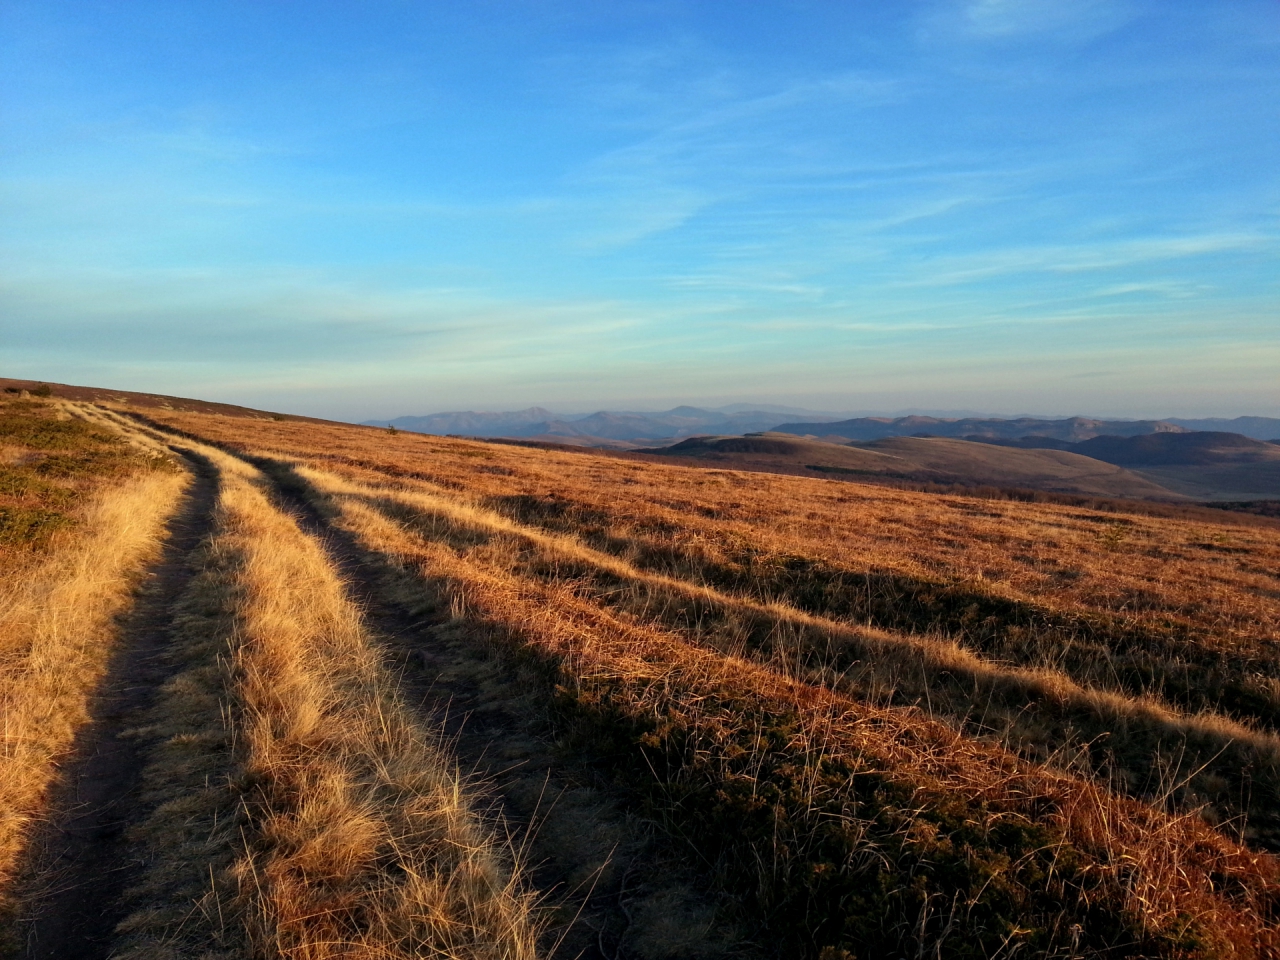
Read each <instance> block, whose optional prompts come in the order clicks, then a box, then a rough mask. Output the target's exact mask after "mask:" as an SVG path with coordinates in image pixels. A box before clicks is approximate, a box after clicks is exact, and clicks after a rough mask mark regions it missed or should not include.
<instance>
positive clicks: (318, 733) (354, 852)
mask: <svg viewBox="0 0 1280 960" xmlns="http://www.w3.org/2000/svg"><path fill="white" fill-rule="evenodd" d="M192 446H195V447H196V448H197V449H198V451H199V453H200V454H201V455H203V456H206V457H208V458H209V459H210V460H211V461H212V462H214V463H215V465H216V466H217V467H218V468H219V470H220V472H221V474H222V488H221V492H220V498H219V504H218V512H217V517H216V523H217V533H216V535H215V539H214V541H213V544H212V546H211V551H210V557H211V558H212V559H213V560H214V561H215V562H214V563H213V564H212V566H211V569H210V571H209V577H210V578H211V580H209V581H208V582H207V583H206V586H208V583H214V584H218V583H220V584H221V586H220V587H216V588H215V590H214V592H215V594H216V593H218V592H219V591H221V593H222V596H221V599H220V601H219V602H220V603H221V604H222V605H223V607H224V608H226V607H228V606H229V610H230V620H229V624H230V626H229V636H227V635H225V634H224V636H223V637H222V640H221V643H222V644H223V648H222V650H221V651H219V650H218V642H214V641H211V640H210V639H209V638H208V637H205V638H204V639H201V640H199V641H198V642H197V643H196V646H195V647H193V648H192V653H193V654H195V655H202V662H201V663H198V664H196V665H193V667H192V670H191V671H188V672H187V673H185V674H184V675H183V676H182V677H180V678H179V680H178V681H175V683H176V684H177V686H176V687H174V688H173V689H171V690H169V691H168V692H167V694H166V700H165V708H166V709H168V710H171V711H172V710H185V709H189V708H190V705H191V704H192V703H196V704H197V705H203V711H202V713H203V715H202V716H201V717H198V718H194V719H193V718H187V720H186V721H185V728H184V721H183V719H182V718H181V717H173V716H171V717H169V718H168V720H167V721H166V720H165V718H163V717H162V718H158V721H159V722H158V728H159V729H160V730H161V731H173V730H177V732H176V733H170V734H169V736H168V737H167V740H165V742H164V743H163V744H162V746H161V747H160V750H159V753H158V756H157V761H156V763H155V764H153V768H154V769H153V770H152V771H151V781H152V782H153V783H154V784H155V785H156V788H157V791H158V793H159V794H161V795H167V796H168V799H169V802H168V803H166V804H162V805H161V806H160V808H159V809H158V810H157V812H156V815H155V816H154V817H153V818H152V822H151V824H150V825H149V827H151V828H155V830H156V832H157V833H158V834H160V835H161V836H160V839H159V849H158V850H153V859H152V869H151V870H150V872H149V875H148V878H147V880H146V881H145V882H144V884H143V885H142V887H141V888H140V890H139V895H140V896H142V897H149V898H151V899H152V901H153V902H152V903H151V904H147V903H143V904H141V905H140V908H139V909H138V910H137V911H136V912H135V914H134V915H133V916H132V917H131V918H130V919H129V920H128V921H126V924H125V927H124V931H125V933H126V934H127V937H128V945H129V949H130V950H131V951H132V952H131V954H130V955H134V956H138V957H151V956H167V955H170V954H166V953H165V951H166V950H173V949H175V948H174V944H175V943H179V942H182V941H183V940H184V934H183V933H182V921H181V918H178V920H177V921H175V913H174V905H175V901H176V902H181V901H182V899H183V897H184V894H185V896H186V897H188V898H189V897H190V896H192V895H193V894H194V892H195V891H194V888H193V886H192V881H193V876H192V873H191V871H190V870H185V871H184V870H183V869H182V866H183V865H182V862H181V860H182V857H183V855H184V853H185V852H186V851H187V850H189V849H190V848H191V845H192V842H193V837H192V835H191V830H190V826H191V824H190V823H189V822H188V821H189V814H190V813H191V812H192V811H193V810H197V811H203V812H204V819H205V820H206V821H207V820H209V818H210V816H212V815H213V814H214V813H215V812H216V811H219V810H221V811H223V819H222V826H221V839H223V840H224V841H228V842H231V841H235V840H238V841H239V842H238V843H236V846H237V847H238V848H239V852H238V856H234V857H233V858H228V857H227V856H226V855H225V853H226V851H225V850H223V851H222V852H221V853H219V852H218V851H217V850H206V851H205V853H206V854H207V855H208V856H210V857H211V859H210V860H208V861H206V863H205V864H204V866H205V867H207V868H208V869H209V876H208V879H207V881H206V882H207V884H208V888H207V892H208V894H209V896H204V894H203V893H202V894H201V895H200V900H201V901H202V903H198V904H196V905H197V906H203V908H204V909H203V910H202V911H200V912H201V915H202V916H203V918H204V919H203V923H204V924H206V925H209V924H212V922H213V919H212V918H213V914H214V913H217V914H218V923H219V925H220V929H221V928H222V927H223V926H225V925H228V924H229V925H230V926H231V927H232V928H233V930H234V929H236V928H243V930H244V931H246V939H247V943H248V945H249V950H250V952H251V953H252V954H253V955H272V956H282V957H289V958H299V960H302V958H306V960H318V958H328V957H344V958H366V957H367V958H375V957H376V958H384V957H386V958H390V957H410V956H419V955H423V954H424V953H430V954H432V955H446V956H450V957H467V958H503V960H523V958H527V957H532V956H534V943H535V939H536V925H535V924H534V923H533V921H532V919H531V904H530V901H529V898H528V896H527V895H526V894H524V893H523V892H522V890H521V888H520V886H519V884H518V879H517V877H518V873H517V871H516V870H514V869H513V868H512V864H511V863H510V861H509V858H508V857H507V856H506V855H505V854H504V853H503V850H502V848H501V847H500V845H499V844H498V843H497V842H496V839H495V837H494V836H493V834H492V831H491V830H489V829H488V828H487V827H486V826H485V825H484V824H483V823H482V822H481V821H480V820H479V819H478V818H477V816H476V815H475V813H474V811H473V810H472V809H471V806H470V800H469V796H468V794H467V791H466V790H465V789H464V787H463V784H462V781H461V779H460V777H459V775H458V773H457V771H456V770H455V768H454V766H453V764H452V761H451V760H450V759H449V757H448V755H447V753H446V752H445V751H444V750H443V748H442V747H441V746H440V744H439V743H438V741H437V740H436V738H435V735H434V734H433V733H432V731H430V730H427V729H424V728H423V727H422V726H421V724H419V723H418V722H417V721H416V720H415V718H413V717H412V716H411V715H410V712H409V710H408V709H407V708H406V707H405V705H404V704H403V703H402V702H401V701H400V700H399V698H398V696H397V694H396V690H395V683H394V678H393V677H392V676H391V675H389V674H388V672H387V671H386V669H385V667H384V666H383V664H382V661H381V651H380V649H379V647H378V645H377V643H376V641H375V640H374V639H373V638H372V637H371V636H370V635H369V633H368V631H367V630H366V629H365V627H364V625H363V623H362V621H361V617H360V614H359V611H358V610H357V609H356V607H355V606H354V605H353V604H352V603H351V602H350V601H349V600H347V599H346V597H345V595H344V592H343V588H342V584H341V582H340V580H339V578H338V576H337V574H336V572H335V571H334V569H333V567H332V565H331V564H330V562H329V561H328V559H327V557H326V556H325V554H324V552H323V550H322V549H321V548H320V546H319V545H318V544H317V543H316V542H315V541H314V540H313V539H312V538H311V537H308V536H307V535H305V534H304V533H303V532H302V531H301V530H300V529H299V528H298V526H297V524H296V523H295V522H294V521H293V520H292V519H291V518H289V517H288V516H286V515H285V514H283V513H282V512H281V511H280V510H279V509H277V508H276V507H275V506H273V505H272V504H271V503H270V501H269V500H268V498H267V497H266V496H265V495H264V493H263V488H264V487H265V486H266V484H265V481H264V480H263V478H262V476H261V474H260V473H259V472H258V471H257V470H256V469H254V468H253V467H251V466H250V465H248V464H246V463H244V462H243V461H241V460H239V459H238V458H235V457H231V456H228V455H227V454H225V453H222V452H221V451H218V450H216V449H214V448H211V447H206V446H203V445H199V444H192ZM200 644H203V646H204V649H203V650H199V649H197V648H198V647H199V646H200ZM211 644H212V645H211ZM219 655H221V656H222V658H223V661H222V665H221V666H219V664H218V658H219ZM210 657H212V658H213V661H212V662H210ZM219 683H220V684H221V685H222V690H221V691H220V692H219V693H216V694H215V693H214V692H213V689H214V688H215V687H216V686H217V685H218V684H219ZM184 691H188V692H190V691H194V692H195V694H196V695H195V697H194V698H192V697H186V696H184ZM215 702H220V706H221V712H223V713H224V716H225V718H226V722H228V723H230V724H231V731H230V736H231V738H232V739H233V740H234V743H235V746H234V750H233V751H231V756H230V757H229V759H230V761H231V767H230V769H227V770H225V771H224V772H223V777H224V778H226V782H227V783H228V784H229V786H228V789H229V790H230V791H231V792H232V794H233V795H234V804H235V805H237V806H238V807H239V811H238V813H237V814H236V816H235V817H231V818H228V817H227V816H226V813H225V811H226V810H227V804H228V799H227V798H226V797H225V796H220V795H218V792H217V791H216V790H215V793H214V795H212V796H210V795H208V792H209V789H208V785H209V773H210V772H209V770H208V765H207V764H203V763H200V762H196V758H193V757H192V756H191V750H192V749H193V748H199V747H201V746H202V745H203V746H208V745H209V744H210V743H213V744H214V745H215V746H216V744H217V743H218V734H217V731H216V728H215V727H214V725H213V724H212V722H211V719H212V714H211V710H212V707H213V705H214V703H215ZM223 736H224V737H225V736H226V734H224V735H223ZM199 776H203V777H204V784H205V787H204V790H203V791H202V789H201V787H200V779H199ZM184 787H185V788H188V789H185V790H184V789H183V788H184ZM192 787H194V789H190V788H192ZM184 816H186V817H188V820H184V819H183V818H184ZM228 819H230V822H228ZM232 824H235V825H236V826H237V827H238V828H239V831H240V836H239V837H232V836H231V834H230V833H229V832H228V831H229V829H230V827H231V825H232ZM214 832H215V833H217V830H216V829H215V831H214ZM147 833H148V830H145V829H144V831H143V832H142V835H144V836H145V835H147ZM196 845H197V847H198V846H199V844H198V843H197V844H196ZM206 845H207V844H206ZM229 859H234V862H230V863H229V865H228V864H227V861H228V860H229ZM217 868H221V875H219V872H218V869H217ZM229 890H233V891H234V896H233V899H232V901H231V902H230V903H229V904H226V905H224V904H223V902H222V901H223V898H224V896H225V894H226V892H227V891H229ZM175 894H176V895H175ZM189 902H190V901H189V900H188V903H189ZM187 914H188V915H190V914H192V910H191V909H190V907H188V909H187ZM228 914H230V915H231V917H230V919H229V918H228ZM175 922H177V925H176V926H175ZM233 939H234V934H233ZM199 942H200V941H199V938H197V940H196V943H197V944H198V943H199ZM173 955H177V956H187V955H189V956H196V955H199V954H198V953H182V952H178V953H176V954H173Z"/></svg>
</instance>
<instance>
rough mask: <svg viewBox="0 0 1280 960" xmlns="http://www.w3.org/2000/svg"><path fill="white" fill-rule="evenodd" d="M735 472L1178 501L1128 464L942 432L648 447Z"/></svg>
mask: <svg viewBox="0 0 1280 960" xmlns="http://www.w3.org/2000/svg"><path fill="white" fill-rule="evenodd" d="M649 452H651V453H654V454H661V455H663V456H668V457H688V458H691V459H697V460H701V461H710V462H714V463H717V464H719V465H723V466H725V467H732V468H736V469H749V470H767V471H770V472H781V473H795V474H799V475H807V476H826V477H829V478H832V479H863V480H875V479H881V480H889V479H892V480H910V481H915V482H919V483H940V484H962V485H968V486H975V485H987V486H1000V487H1023V488H1029V489H1036V490H1046V491H1051V492H1055V493H1075V494H1085V495H1093V496H1106V497H1140V498H1149V499H1168V500H1177V499H1181V495H1180V494H1178V493H1176V492H1175V491H1173V490H1170V489H1168V488H1166V487H1164V486H1162V485H1160V484H1159V483H1157V482H1154V481H1152V480H1149V479H1145V478H1143V477H1141V476H1139V475H1137V474H1135V473H1133V472H1131V471H1129V470H1126V469H1124V468H1123V467H1118V466H1115V465H1113V464H1109V463H1103V462H1101V461H1099V460H1096V459H1092V458H1090V457H1085V456H1081V455H1080V454H1076V453H1070V452H1066V451H1058V450H1022V449H1016V448H1011V447H1005V446H996V445H993V444H983V443H972V442H969V441H966V440H955V439H950V438H943V437H931V438H917V437H888V438H885V439H882V440H875V441H872V442H870V443H862V444H840V443H831V442H827V441H823V440H813V439H808V438H803V437H796V436H789V435H787V434H782V433H766V434H760V435H754V436H746V437H694V438H690V439H688V440H683V441H681V442H680V443H677V444H673V445H672V446H669V447H663V448H659V449H656V450H652V451H649Z"/></svg>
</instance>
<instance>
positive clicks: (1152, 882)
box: [301, 470, 1280, 957]
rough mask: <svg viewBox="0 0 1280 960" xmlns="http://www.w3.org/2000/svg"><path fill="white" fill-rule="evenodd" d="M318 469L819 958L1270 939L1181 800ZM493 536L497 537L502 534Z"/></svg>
mask: <svg viewBox="0 0 1280 960" xmlns="http://www.w3.org/2000/svg"><path fill="white" fill-rule="evenodd" d="M301 473H302V474H303V476H305V477H306V479H307V480H308V481H309V482H310V483H312V484H313V485H314V487H315V488H316V489H317V490H319V491H320V492H321V493H322V494H324V495H326V496H327V497H328V498H329V502H330V504H331V506H332V509H335V510H336V511H338V513H339V516H340V522H341V523H343V524H344V525H345V526H346V527H347V528H348V529H350V530H351V531H352V532H353V533H354V534H355V535H356V536H357V537H359V538H360V540H361V542H363V543H364V545H365V546H366V547H368V548H369V549H371V550H375V551H378V552H380V553H383V554H385V555H387V556H388V557H391V558H393V559H395V560H396V561H397V562H399V563H400V564H402V565H404V566H405V567H406V568H407V569H410V570H413V571H415V572H417V573H418V574H419V575H420V576H421V577H422V579H423V583H424V589H428V590H431V591H435V592H437V593H438V594H439V595H440V596H441V597H443V598H445V599H447V600H448V602H449V603H451V604H452V606H453V609H454V610H455V614H456V615H457V616H458V617H459V618H460V619H461V620H463V621H464V622H467V623H471V624H473V625H476V626H477V627H479V628H482V629H483V630H484V631H486V632H487V633H488V635H489V636H490V637H491V638H493V639H495V640H498V641H501V643H502V644H504V645H505V646H506V648H507V649H509V650H511V651H513V652H515V653H516V654H517V655H521V656H529V657H533V658H535V659H536V660H538V661H539V662H541V663H543V664H544V665H545V670H546V676H547V678H548V684H549V689H551V688H554V690H555V691H556V692H555V694H554V695H555V696H556V697H557V699H558V703H559V711H560V716H561V718H562V720H563V729H562V735H563V736H564V737H565V738H566V741H567V742H568V743H571V744H576V745H577V746H579V747H581V748H583V749H586V750H587V751H589V752H590V753H591V754H592V755H593V756H595V757H597V758H598V762H599V763H600V764H601V765H602V766H603V767H604V768H606V769H607V770H608V771H609V772H610V774H611V775H612V776H613V777H614V778H616V780H617V781H618V782H619V783H621V784H624V785H625V786H626V788H627V789H628V790H629V791H630V792H631V793H632V794H633V795H634V796H635V797H636V798H637V800H638V802H641V803H642V804H644V805H646V806H647V807H648V808H649V810H650V811H651V813H653V814H654V815H656V816H657V817H658V818H660V819H661V820H662V821H663V822H665V823H666V824H667V826H668V828H669V829H670V830H671V831H672V832H673V833H674V834H676V835H678V836H682V837H684V838H685V839H686V840H687V841H688V842H689V843H690V844H691V845H692V847H693V848H694V849H695V850H696V851H697V853H698V854H699V856H700V857H701V858H702V859H703V861H704V862H705V863H706V864H707V865H708V868H709V869H710V870H712V871H713V872H714V873H715V875H716V876H717V877H718V878H719V880H720V882H721V883H722V884H723V885H724V887H725V888H726V889H728V890H730V891H732V892H733V893H735V894H736V895H738V896H739V897H740V898H741V900H742V902H743V904H744V906H745V908H746V910H747V912H749V913H753V914H755V915H757V916H758V917H761V918H763V921H762V922H763V933H764V935H766V936H768V937H770V938H771V939H772V940H773V941H774V942H775V943H776V944H777V946H778V947H779V949H783V950H786V951H788V952H792V953H794V954H798V955H809V956H819V955H822V956H827V957H832V956H836V957H839V956H844V955H846V954H849V955H859V956H881V955H885V953H886V952H887V951H903V950H907V951H912V950H914V951H917V952H919V953H920V954H922V955H927V954H929V953H933V952H934V951H941V953H942V954H943V955H946V956H956V957H969V956H972V957H990V956H996V955H1010V954H1012V953H1014V952H1015V948H1017V950H1018V951H1022V952H1031V953H1035V954H1038V955H1048V956H1056V955H1061V956H1071V955H1075V956H1085V955H1094V956H1104V955H1105V956H1167V957H1249V956H1258V957H1264V956H1274V955H1276V952H1277V951H1278V950H1280V939H1278V937H1277V926H1276V925H1277V908H1278V900H1277V898H1278V897H1280V872H1278V871H1277V864H1276V861H1275V860H1274V859H1273V858H1271V857H1269V856H1268V855H1265V854H1259V853H1256V852H1251V851H1248V850H1245V849H1243V848H1241V847H1239V846H1238V845H1236V844H1234V843H1233V842H1231V841H1230V840H1228V839H1226V838H1225V837H1223V836H1222V835H1221V834H1218V833H1217V832H1215V831H1213V830H1211V829H1209V828H1207V827H1206V826H1205V825H1204V824H1202V823H1201V822H1200V821H1199V820H1198V819H1196V818H1195V817H1192V816H1170V815H1167V814H1165V813H1163V812H1161V811H1158V810H1156V809H1155V808H1153V807H1151V806H1148V805H1145V804H1141V803H1137V802H1134V801H1130V800H1125V799H1123V798H1121V797H1118V796H1116V795H1113V794H1111V793H1109V792H1107V791H1106V790H1104V789H1102V788H1100V787H1098V786H1096V785H1094V784H1092V783H1089V782H1087V781H1082V780H1078V779H1075V778H1071V777H1068V776H1065V775H1061V774H1056V773H1053V772H1051V771H1049V770H1047V769H1045V768H1042V767H1038V766H1035V765H1033V764H1029V763H1026V762H1025V761H1021V760H1019V759H1017V758H1016V757H1014V756H1012V755H1010V754H1009V753H1007V752H1005V751H1002V750H999V749H996V748H993V747H989V746H986V745H983V744H980V743H978V742H976V741H973V740H971V739H967V738H964V737H961V736H959V735H958V734H956V733H955V732H954V731H951V730H949V729H947V728H945V727H943V726H942V725H940V724H937V723H934V722H931V721H929V720H927V719H926V718H924V717H923V715H921V714H920V713H919V712H917V711H915V710H904V709H884V708H876V707H871V706H868V705H866V704H865V703H860V702H858V701H855V700H851V699H849V698H847V697H845V696H842V695H840V694H839V693H836V692H833V691H831V690H828V689H824V688H821V687H815V686H812V685H808V684H805V683H801V682H798V681H796V680H793V679H789V678H786V677H784V676H782V675H780V674H779V673H777V672H776V671H772V670H769V669H767V668H765V667H763V666H761V665H757V664H753V663H749V662H745V661H743V660H740V659H737V658H735V657H732V656H725V655H723V654H720V653H717V652H715V651H712V650H708V649H706V648H702V647H698V646H694V645H691V644H689V643H687V642H685V641H684V640H682V639H681V638H680V637H679V636H678V635H675V634H672V633H670V632H664V631H663V630H660V629H657V628H656V627H654V626H649V625H645V624H639V623H635V622H628V621H627V620H624V619H619V618H617V617H616V616H613V615H612V614H611V613H610V612H609V611H607V610H605V609H602V608H601V607H600V606H599V605H598V604H596V603H594V602H592V601H591V600H590V599H584V598H583V597H580V596H578V595H577V593H576V592H575V590H574V589H573V586H572V585H571V584H564V583H554V582H552V583H547V582H540V581H538V580H534V579H529V578H521V577H518V576H515V575H513V574H512V573H510V572H509V571H508V570H506V569H504V566H506V564H505V562H504V559H503V558H502V557H496V558H492V559H491V562H486V555H485V546H484V545H483V544H481V545H478V546H477V547H476V548H475V549H473V550H468V549H459V548H457V547H456V546H453V545H450V544H447V543H442V542H438V541H436V540H434V539H433V538H432V537H431V536H430V535H428V534H424V532H423V530H422V529H421V528H418V529H408V528H406V527H405V526H403V525H400V524H397V523H395V522H393V521H392V520H390V519H388V517H386V516H385V515H383V514H382V513H380V512H378V511H377V510H375V509H374V508H373V507H372V506H371V505H370V501H371V500H373V499H376V498H377V491H373V490H371V491H369V495H368V496H365V497H362V496H360V495H359V494H358V493H355V492H353V490H352V487H351V484H350V483H349V482H347V481H344V480H339V479H337V478H334V477H332V476H330V475H326V474H323V473H321V472H319V471H313V470H304V471H301ZM489 549H490V551H491V552H492V551H493V550H495V549H498V548H497V547H495V546H494V545H490V547H489Z"/></svg>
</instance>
